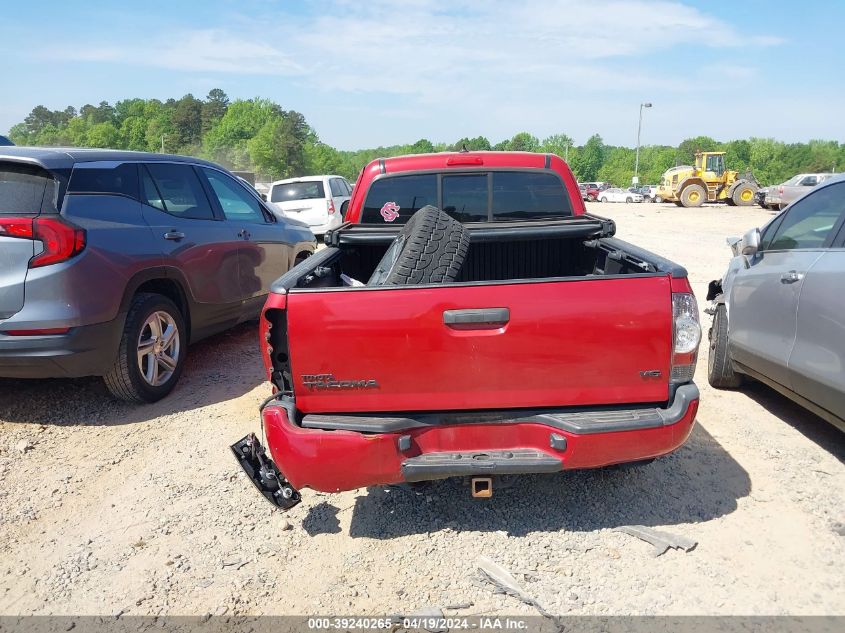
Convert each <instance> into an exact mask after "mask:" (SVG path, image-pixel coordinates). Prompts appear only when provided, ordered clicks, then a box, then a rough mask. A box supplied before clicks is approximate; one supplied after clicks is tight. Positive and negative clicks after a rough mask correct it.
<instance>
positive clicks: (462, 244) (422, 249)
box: [384, 205, 469, 285]
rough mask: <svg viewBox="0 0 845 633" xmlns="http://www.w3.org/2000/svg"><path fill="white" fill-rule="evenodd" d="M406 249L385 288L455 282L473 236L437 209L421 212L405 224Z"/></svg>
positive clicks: (426, 208)
mask: <svg viewBox="0 0 845 633" xmlns="http://www.w3.org/2000/svg"><path fill="white" fill-rule="evenodd" d="M403 231H407V233H406V236H407V238H406V242H405V247H404V248H403V249H402V252H401V254H400V255H399V258H398V259H397V261H396V265H395V266H394V267H393V270H391V271H390V273H389V274H388V276H387V279H386V280H385V282H384V283H385V285H415V284H428V283H443V282H448V281H455V280H456V279H457V278H458V275H459V274H460V272H461V266H462V264H463V262H464V259H465V258H466V254H467V251H468V250H469V234H468V233H467V231H466V229H464V227H463V226H462V225H461V223H460V222H458V221H457V220H454V219H453V218H451V217H450V216H448V215H447V214H446V213H444V212H443V211H441V210H440V209H438V208H437V207H433V206H430V205H429V206H425V207H423V208H422V209H420V210H419V211H417V212H416V213H415V214H414V216H413V217H412V218H411V219H410V220H409V221H408V223H407V224H406V225H405V227H404V229H403Z"/></svg>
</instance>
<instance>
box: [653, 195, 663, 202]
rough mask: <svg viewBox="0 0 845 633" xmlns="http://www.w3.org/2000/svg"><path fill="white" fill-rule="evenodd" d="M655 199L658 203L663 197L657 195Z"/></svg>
mask: <svg viewBox="0 0 845 633" xmlns="http://www.w3.org/2000/svg"><path fill="white" fill-rule="evenodd" d="M654 201H655V202H657V203H660V202H663V197H662V196H655V197H654Z"/></svg>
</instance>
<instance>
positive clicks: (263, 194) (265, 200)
mask: <svg viewBox="0 0 845 633" xmlns="http://www.w3.org/2000/svg"><path fill="white" fill-rule="evenodd" d="M258 195H259V196H261V199H262V200H263V201H264V202H267V194H266V193H259V194H258Z"/></svg>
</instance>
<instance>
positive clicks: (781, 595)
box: [0, 204, 845, 615]
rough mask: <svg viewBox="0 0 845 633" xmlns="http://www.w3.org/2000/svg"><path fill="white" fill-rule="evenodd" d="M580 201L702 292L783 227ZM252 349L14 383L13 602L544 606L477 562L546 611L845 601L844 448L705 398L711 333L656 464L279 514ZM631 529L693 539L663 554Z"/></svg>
mask: <svg viewBox="0 0 845 633" xmlns="http://www.w3.org/2000/svg"><path fill="white" fill-rule="evenodd" d="M590 207H591V210H592V211H593V212H596V213H599V214H602V215H607V216H610V217H613V218H614V219H616V220H617V222H618V226H619V231H618V234H619V236H620V237H621V238H623V239H626V240H629V241H631V242H633V243H635V244H638V245H641V246H644V247H646V248H649V249H651V250H654V251H655V252H657V253H660V254H662V255H664V256H666V257H669V258H671V259H674V260H676V261H678V262H680V263H682V264H684V265H686V266H687V267H688V268H689V270H690V277H691V280H692V283H693V286H694V288H695V291H696V293H697V294H698V295H699V297H700V298H702V297H703V296H704V294H705V292H706V284H707V282H708V281H709V280H710V279H713V278H715V277H718V276H720V275H721V273H722V272H723V270H724V268H725V267H726V265H727V262H728V259H729V250H728V248H727V247H726V246H725V243H724V238H725V236H727V235H732V234H733V235H736V234H741V233H742V232H743V231H744V230H746V229H748V228H750V227H752V226H755V225H760V224H762V223H763V222H764V221H765V220H766V219H767V218H768V217H770V214H769V213H767V212H764V211H762V210H760V209H757V208H747V209H736V208H730V207H708V208H703V209H698V210H683V209H678V208H676V207H675V206H673V205H650V204H642V205H622V204H620V205H612V204H606V205H601V204H591V205H590ZM702 304H703V300H702ZM700 307H702V308H703V307H705V306H704V305H702V306H700ZM706 323H708V324H709V319H708V320H707V321H706ZM705 327H706V326H705ZM257 347H258V346H257V344H256V331H255V326H254V325H248V326H242V327H239V328H237V329H235V330H233V331H231V332H229V333H226V334H223V335H221V336H218V337H215V338H213V339H210V340H208V341H205V342H202V343H200V344H198V345H197V346H195V347H193V348H192V349H191V352H190V357H189V360H188V365H187V367H186V370H185V372H184V374H183V377H182V381H181V383H180V385H179V387H178V388H177V390H176V391H175V392H174V394H173V395H171V396H170V397H169V398H167V399H166V400H165V401H163V402H160V403H157V404H155V405H151V406H146V407H134V406H128V405H124V404H120V403H116V402H114V401H112V400H110V399H109V397H108V396H107V395H106V393H105V390H104V389H103V388H102V387H101V385H100V383H99V382H98V381H97V380H78V381H59V380H56V381H38V382H35V381H13V380H0V479H2V488H1V489H0V614H7V615H8V614H29V613H38V614H104V615H114V614H118V613H125V614H155V615H158V614H180V615H203V614H207V613H210V614H224V613H225V614H313V613H325V614H331V613H358V614H371V615H376V614H390V613H408V612H409V611H412V610H415V609H419V608H422V607H425V606H429V605H437V606H439V607H441V608H444V609H446V613H447V614H500V615H504V614H512V615H517V614H530V613H534V612H535V611H534V609H533V607H530V606H528V605H525V604H523V603H521V602H519V601H517V600H516V599H514V598H512V597H510V596H504V595H496V594H494V593H493V592H492V591H491V588H490V585H486V584H484V583H483V582H481V581H480V580H479V579H478V578H477V576H476V567H475V561H476V559H477V557H478V556H480V555H486V556H488V557H490V558H492V559H493V560H494V561H496V562H498V563H500V564H502V565H504V566H505V567H506V568H508V569H509V570H510V571H511V572H512V573H513V574H514V576H515V577H516V578H517V579H518V580H519V581H520V582H521V583H522V585H523V587H524V588H525V590H526V591H527V592H528V593H530V594H531V595H533V596H534V597H535V598H536V599H537V600H538V601H539V602H540V603H541V604H542V605H543V606H544V607H545V608H546V609H547V610H549V611H551V612H553V613H561V614H749V615H750V614H786V613H788V614H800V615H809V614H845V588H844V587H843V584H845V583H843V575H842V568H843V562H844V561H845V557H843V553H845V539H843V534H845V530H843V522H845V503H843V501H844V500H845V468H843V456H845V450H843V448H845V442H843V439H845V438H843V435H842V434H841V433H839V432H838V431H836V430H835V429H833V428H832V427H830V426H828V425H826V424H825V423H824V422H822V421H821V420H820V419H818V418H816V417H814V416H813V415H811V414H809V413H807V412H805V411H804V410H802V409H801V408H799V407H797V406H795V405H793V404H791V403H790V402H789V401H787V400H786V399H784V398H782V397H780V396H779V395H778V394H776V393H774V392H772V391H770V390H768V389H766V388H764V387H762V386H752V387H749V388H748V389H747V390H745V391H743V392H717V391H714V390H712V389H710V388H709V386H708V385H707V380H706V367H707V351H706V345H703V346H702V351H703V354H702V357H701V359H700V361H699V366H698V372H697V382H698V384H699V386H700V387H701V389H702V404H701V408H700V411H699V416H698V424H697V426H696V427H695V430H694V431H693V434H692V437H691V438H690V440H689V441H688V442H687V444H686V445H685V446H684V447H683V448H681V449H680V450H679V451H677V452H676V453H675V454H673V455H671V456H668V457H666V458H663V459H660V460H658V461H656V462H655V463H653V464H651V465H649V466H645V467H641V468H637V469H629V470H615V471H612V470H602V471H589V472H574V473H562V474H559V475H548V476H534V477H522V478H508V479H503V480H500V481H497V482H496V488H495V496H494V497H493V498H492V499H491V500H473V499H472V498H471V497H470V495H469V491H468V486H467V484H466V482H464V481H462V480H450V481H445V482H440V483H437V484H433V485H432V486H430V487H429V488H427V489H425V490H424V491H422V492H421V493H417V492H411V491H408V490H405V489H402V488H384V489H382V488H371V489H368V490H359V491H356V492H350V493H341V494H331V495H329V494H317V493H314V492H311V491H305V492H304V493H303V497H304V501H303V503H302V504H301V505H300V506H298V507H297V508H295V509H294V510H293V511H291V512H290V513H288V514H287V515H285V514H283V513H281V512H278V511H276V510H274V509H272V508H271V507H270V505H269V504H267V502H266V501H264V499H263V498H262V497H261V496H260V495H259V494H258V493H257V492H256V491H255V490H254V489H253V487H252V485H251V484H250V483H249V482H248V481H247V480H246V479H245V478H244V476H243V475H242V474H240V473H239V472H238V469H237V466H236V464H235V462H234V460H233V459H232V457H231V456H230V454H229V449H228V446H229V444H230V443H232V442H233V441H235V440H237V439H238V438H240V437H242V436H243V435H244V434H246V433H247V432H249V431H254V430H257V428H258V416H257V412H256V407H257V405H258V403H259V402H260V401H261V400H262V399H263V398H264V397H265V396H266V395H267V394H269V388H268V386H267V385H266V384H265V383H264V382H263V381H262V368H261V362H260V359H259V356H258V349H257ZM630 524H638V525H646V526H651V527H656V528H658V529H661V530H665V531H668V532H671V533H674V534H678V535H683V536H686V537H689V538H692V539H694V540H696V541H697V542H698V546H697V547H696V548H695V549H693V550H692V551H689V552H684V551H683V550H669V551H668V552H667V553H666V554H664V555H663V556H660V557H659V558H654V557H652V556H651V553H650V552H651V547H650V546H649V545H648V544H646V543H644V542H641V541H639V540H636V539H634V538H633V537H631V536H628V535H626V534H622V533H620V532H617V531H614V528H617V527H619V526H623V525H630Z"/></svg>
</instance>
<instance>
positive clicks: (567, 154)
mask: <svg viewBox="0 0 845 633" xmlns="http://www.w3.org/2000/svg"><path fill="white" fill-rule="evenodd" d="M563 152H564V156H563V160H565V161H566V163H567V164H569V143H567V144H566V149H564V150H563Z"/></svg>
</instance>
